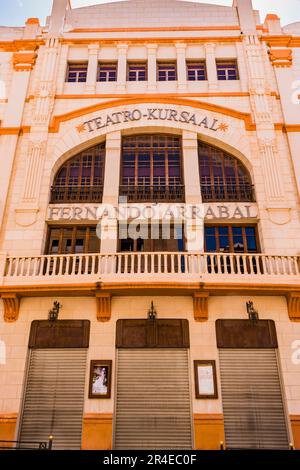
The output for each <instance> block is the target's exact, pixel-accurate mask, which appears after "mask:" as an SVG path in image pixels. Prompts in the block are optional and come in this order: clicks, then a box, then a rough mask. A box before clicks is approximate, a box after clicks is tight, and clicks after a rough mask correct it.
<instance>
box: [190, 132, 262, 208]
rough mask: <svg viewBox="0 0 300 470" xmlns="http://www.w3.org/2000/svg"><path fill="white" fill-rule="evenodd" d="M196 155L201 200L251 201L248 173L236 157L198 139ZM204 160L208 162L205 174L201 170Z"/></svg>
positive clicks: (252, 196)
mask: <svg viewBox="0 0 300 470" xmlns="http://www.w3.org/2000/svg"><path fill="white" fill-rule="evenodd" d="M198 157H199V173H200V185H201V193H202V200H203V202H218V201H227V202H235V201H241V202H242V201H244V202H254V201H255V196H254V186H253V185H252V181H251V176H250V173H249V171H248V169H247V168H246V167H245V165H244V164H243V163H242V162H241V161H240V160H239V159H238V158H236V157H235V156H233V155H231V154H230V153H228V152H225V151H224V150H222V149H220V148H218V147H214V146H212V145H209V144H207V143H205V142H201V141H198ZM205 162H208V164H207V165H206V173H208V174H204V172H203V169H204V164H205ZM207 170H209V171H207ZM218 173H219V174H218ZM230 173H231V175H230Z"/></svg>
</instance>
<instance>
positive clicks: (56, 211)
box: [47, 203, 258, 222]
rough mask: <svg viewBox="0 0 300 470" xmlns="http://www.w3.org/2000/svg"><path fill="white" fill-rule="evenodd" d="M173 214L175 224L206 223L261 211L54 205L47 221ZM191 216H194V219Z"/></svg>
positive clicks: (228, 206) (250, 207) (214, 206)
mask: <svg viewBox="0 0 300 470" xmlns="http://www.w3.org/2000/svg"><path fill="white" fill-rule="evenodd" d="M187 206H188V210H187ZM194 209H195V210H194ZM124 214H125V215H126V216H124ZM172 214H173V215H174V216H173V218H174V219H176V220H182V219H188V220H190V219H195V218H196V219H203V218H204V220H207V221H210V220H212V221H213V220H216V221H223V220H224V221H227V220H241V219H247V220H249V219H252V220H254V219H257V218H258V209H257V205H256V204H251V203H249V204H246V203H245V204H243V203H224V204H221V203H211V204H209V203H207V204H199V205H194V206H191V205H186V204H170V205H168V204H128V205H127V206H124V204H120V206H118V207H114V206H109V207H108V206H107V205H104V204H98V205H97V204H66V205H62V204H57V205H56V204H52V205H50V206H49V207H48V214H47V220H48V221H49V222H52V221H54V222H55V221H57V222H58V221H60V222H64V221H65V222H71V221H72V222H76V221H81V220H82V221H94V222H96V221H100V220H101V219H102V218H103V217H108V218H110V219H118V220H127V219H128V220H133V219H137V218H139V219H153V220H162V219H165V218H166V219H167V218H168V216H170V215H171V216H172ZM177 214H179V216H178V215H177ZM190 214H193V215H195V217H194V216H193V215H192V216H191V215H190ZM169 218H170V217H169Z"/></svg>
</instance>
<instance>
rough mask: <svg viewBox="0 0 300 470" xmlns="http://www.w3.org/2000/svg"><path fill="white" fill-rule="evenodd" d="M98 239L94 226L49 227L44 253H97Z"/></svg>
mask: <svg viewBox="0 0 300 470" xmlns="http://www.w3.org/2000/svg"><path fill="white" fill-rule="evenodd" d="M99 252H100V239H99V238H98V236H97V233H96V227H95V226H88V227H85V226H81V225H78V226H71V227H50V228H49V234H48V243H47V249H46V254H49V255H60V254H70V255H71V254H82V253H99Z"/></svg>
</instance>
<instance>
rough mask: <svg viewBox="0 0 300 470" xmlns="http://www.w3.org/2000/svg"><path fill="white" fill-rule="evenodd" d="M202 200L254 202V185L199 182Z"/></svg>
mask: <svg viewBox="0 0 300 470" xmlns="http://www.w3.org/2000/svg"><path fill="white" fill-rule="evenodd" d="M201 193H202V200H203V202H218V201H224V202H255V194H254V186H253V185H251V184H240V185H236V184H228V183H227V184H226V185H224V184H215V185H212V184H211V183H210V182H209V183H207V182H202V183H201Z"/></svg>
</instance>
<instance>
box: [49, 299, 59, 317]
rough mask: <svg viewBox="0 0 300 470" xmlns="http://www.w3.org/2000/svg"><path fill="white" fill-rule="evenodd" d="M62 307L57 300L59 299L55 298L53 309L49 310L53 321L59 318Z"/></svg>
mask: <svg viewBox="0 0 300 470" xmlns="http://www.w3.org/2000/svg"><path fill="white" fill-rule="evenodd" d="M61 308H62V305H61V304H60V303H59V302H57V300H55V302H53V307H52V309H51V310H49V315H48V320H49V321H51V322H54V321H56V320H57V319H58V314H59V311H60V309H61Z"/></svg>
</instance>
